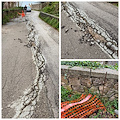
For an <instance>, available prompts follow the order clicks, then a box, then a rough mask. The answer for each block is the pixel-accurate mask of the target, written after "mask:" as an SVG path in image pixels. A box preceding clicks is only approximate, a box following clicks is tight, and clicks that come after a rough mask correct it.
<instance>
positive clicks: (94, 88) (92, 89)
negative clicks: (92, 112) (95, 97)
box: [90, 86, 98, 93]
mask: <svg viewBox="0 0 120 120" xmlns="http://www.w3.org/2000/svg"><path fill="white" fill-rule="evenodd" d="M90 91H91V92H92V93H95V92H97V91H98V88H97V87H95V86H92V87H91V88H90Z"/></svg>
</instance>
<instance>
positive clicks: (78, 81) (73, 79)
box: [69, 78, 80, 85]
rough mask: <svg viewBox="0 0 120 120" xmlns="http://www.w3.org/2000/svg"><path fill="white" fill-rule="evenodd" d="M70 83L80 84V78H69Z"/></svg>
mask: <svg viewBox="0 0 120 120" xmlns="http://www.w3.org/2000/svg"><path fill="white" fill-rule="evenodd" d="M69 84H71V85H80V80H78V78H69Z"/></svg>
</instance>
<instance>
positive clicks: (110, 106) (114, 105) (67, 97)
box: [61, 86, 118, 118]
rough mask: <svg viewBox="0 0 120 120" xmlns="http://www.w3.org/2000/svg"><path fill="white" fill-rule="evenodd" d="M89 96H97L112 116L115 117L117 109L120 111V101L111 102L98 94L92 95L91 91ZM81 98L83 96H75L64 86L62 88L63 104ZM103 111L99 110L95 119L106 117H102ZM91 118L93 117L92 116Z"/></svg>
mask: <svg viewBox="0 0 120 120" xmlns="http://www.w3.org/2000/svg"><path fill="white" fill-rule="evenodd" d="M88 94H92V95H96V97H97V98H99V99H100V100H101V102H102V103H103V104H104V106H105V108H106V111H107V112H108V113H109V114H111V115H112V116H115V113H114V110H115V109H117V110H118V100H117V99H114V100H113V101H109V100H108V99H105V98H104V97H101V96H99V95H98V94H96V93H92V92H91V91H90V90H89V93H88ZM80 96H81V94H78V93H77V94H74V93H73V91H72V90H67V89H65V88H64V87H63V86H61V102H65V101H71V100H75V99H77V98H79V97H80ZM101 112H102V110H98V112H97V114H96V115H94V117H93V116H92V117H93V118H103V117H105V115H101ZM90 118H91V116H90Z"/></svg>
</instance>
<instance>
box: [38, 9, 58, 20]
mask: <svg viewBox="0 0 120 120" xmlns="http://www.w3.org/2000/svg"><path fill="white" fill-rule="evenodd" d="M40 16H42V17H50V18H51V19H52V18H55V19H57V20H58V21H59V17H56V16H54V15H51V14H48V13H45V12H42V11H41V12H40Z"/></svg>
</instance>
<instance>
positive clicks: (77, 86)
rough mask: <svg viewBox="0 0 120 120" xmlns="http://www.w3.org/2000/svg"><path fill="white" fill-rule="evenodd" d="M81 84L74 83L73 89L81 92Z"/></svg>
mask: <svg viewBox="0 0 120 120" xmlns="http://www.w3.org/2000/svg"><path fill="white" fill-rule="evenodd" d="M80 88H81V86H80V85H72V89H73V90H74V91H77V92H81V89H80Z"/></svg>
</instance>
